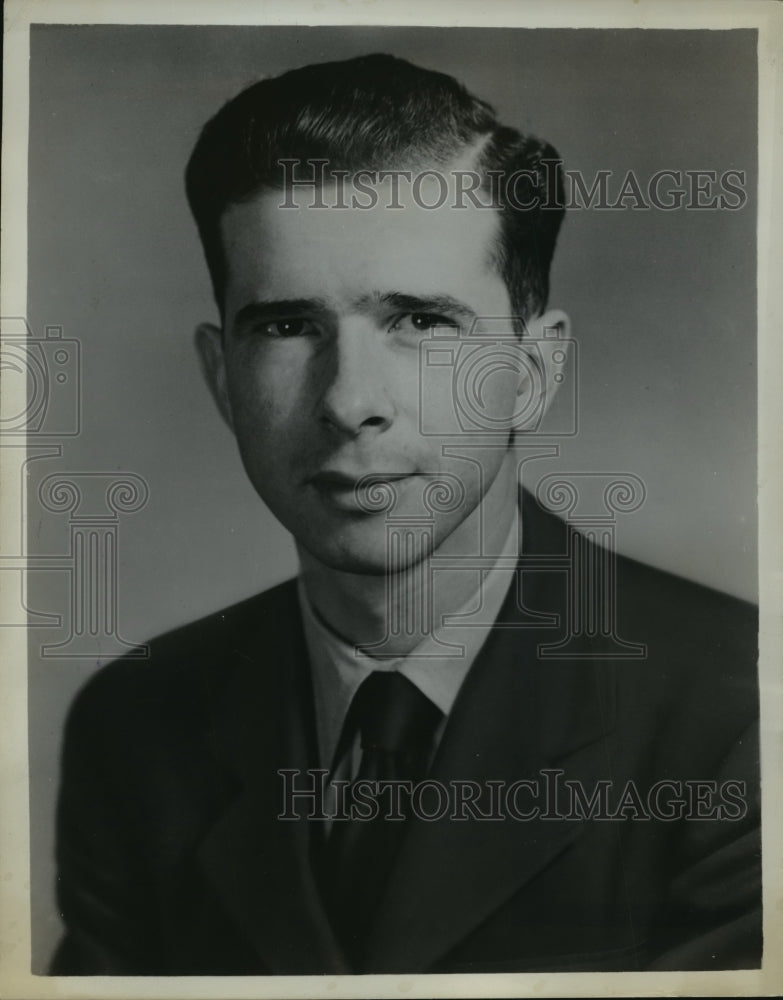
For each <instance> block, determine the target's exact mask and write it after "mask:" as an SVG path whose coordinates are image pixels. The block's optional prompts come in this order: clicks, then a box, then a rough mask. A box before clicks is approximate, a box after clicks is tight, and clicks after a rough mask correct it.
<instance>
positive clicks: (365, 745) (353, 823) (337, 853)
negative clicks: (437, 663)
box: [325, 670, 443, 966]
mask: <svg viewBox="0 0 783 1000" xmlns="http://www.w3.org/2000/svg"><path fill="white" fill-rule="evenodd" d="M442 718H443V713H442V712H441V711H440V709H438V708H437V707H436V706H435V705H434V704H433V703H432V702H431V701H430V700H429V698H427V697H426V696H425V695H424V694H422V693H421V691H419V689H418V688H417V687H416V685H415V684H412V683H411V682H410V681H409V680H408V679H407V678H406V677H403V676H402V674H399V673H397V672H396V671H381V670H377V671H375V672H374V673H372V674H370V676H369V677H368V678H367V679H366V680H365V681H364V682H363V683H362V685H361V687H360V688H359V690H358V691H357V692H356V694H355V696H354V699H353V702H352V704H351V707H350V710H349V712H348V715H347V717H346V720H345V725H344V726H343V733H342V737H341V740H340V748H338V756H337V759H338V760H339V759H340V750H341V749H342V750H343V751H344V750H345V749H347V748H348V747H350V745H351V743H352V741H353V739H354V737H355V735H356V733H357V731H358V733H359V734H360V738H361V747H362V760H361V765H360V768H359V773H358V774H357V776H356V779H355V780H354V782H353V784H352V785H351V787H350V788H349V789H348V791H347V796H346V806H347V810H348V811H350V809H351V805H352V804H354V805H356V806H358V804H359V800H358V799H357V800H354V798H353V793H354V791H355V790H357V783H358V782H373V783H374V782H378V783H379V785H378V786H377V787H378V789H379V794H378V795H377V798H376V796H375V795H372V794H371V795H369V796H368V795H367V792H368V790H369V789H372V788H374V786H372V785H370V786H368V785H364V786H363V792H364V796H365V803H366V801H367V798H372V799H374V800H375V801H376V802H377V805H378V815H377V816H375V817H374V818H372V819H360V818H354V819H335V821H334V822H333V824H332V830H331V833H330V836H329V840H328V844H327V850H326V868H327V870H326V872H325V884H326V894H327V901H328V905H329V909H330V914H331V917H332V921H333V924H334V927H335V930H336V932H337V935H338V938H339V939H340V942H341V944H342V945H343V947H344V949H345V951H346V953H347V954H348V956H349V957H350V958H351V959H352V961H353V962H354V963H355V964H356V965H357V966H360V965H361V961H362V955H363V946H364V938H365V934H366V931H367V930H368V925H369V922H370V920H371V918H372V916H373V913H374V912H375V909H376V907H377V904H378V902H379V900H380V896H381V893H382V892H383V889H384V886H385V884H386V882H387V880H388V876H389V872H390V869H391V866H392V862H393V861H394V856H395V854H396V853H397V849H398V847H399V844H400V841H401V838H402V833H403V830H404V828H405V825H406V824H405V820H406V819H407V818H408V815H409V814H410V796H409V794H406V791H405V786H404V785H403V786H397V788H398V789H399V792H398V793H395V790H394V788H393V787H392V786H391V785H389V784H386V783H389V782H392V783H393V782H411V783H415V782H417V781H419V780H421V779H422V778H423V777H424V775H425V773H426V769H427V764H428V762H429V758H430V755H431V753H432V747H433V738H434V734H435V729H436V728H437V725H438V723H439V722H440V720H441V719H442ZM392 796H393V798H392ZM367 811H368V808H367V807H366V805H365V807H364V810H363V812H365V813H366V812H367ZM390 815H396V816H397V817H398V818H388V817H389V816H390Z"/></svg>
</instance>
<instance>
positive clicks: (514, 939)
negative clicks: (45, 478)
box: [53, 56, 761, 975]
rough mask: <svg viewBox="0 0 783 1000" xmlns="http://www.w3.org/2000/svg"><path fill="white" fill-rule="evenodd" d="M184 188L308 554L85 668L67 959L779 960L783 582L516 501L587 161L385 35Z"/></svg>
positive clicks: (267, 969) (65, 892) (217, 346)
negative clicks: (764, 713) (568, 193)
mask: <svg viewBox="0 0 783 1000" xmlns="http://www.w3.org/2000/svg"><path fill="white" fill-rule="evenodd" d="M187 189H188V197H189V201H190V205H191V208H192V210H193V212H194V216H195V218H196V222H197V224H198V228H199V232H200V235H201V239H202V242H203V245H204V250H205V254H206V258H207V263H208V265H209V269H210V274H211V278H212V282H213V287H214V292H215V297H216V301H217V304H218V308H219V312H220V325H219V326H215V325H212V324H204V325H202V326H201V327H200V328H199V330H198V332H197V339H198V346H199V350H200V354H201V357H202V361H203V365H204V370H205V373H206V376H207V378H208V381H209V384H210V386H211V388H212V390H213V393H214V395H215V398H216V401H217V403H218V406H219V408H220V410H221V412H222V414H223V416H224V417H225V419H226V420H227V421H228V423H229V425H230V427H231V428H232V430H233V432H234V434H235V436H236V439H237V443H238V446H239V450H240V454H241V457H242V461H243V463H244V466H245V469H246V471H247V474H248V476H249V478H250V480H251V482H252V483H253V485H254V487H255V488H256V490H257V492H258V494H259V495H260V497H261V498H262V499H263V500H264V501H265V503H266V504H267V505H268V506H269V507H270V509H271V510H272V511H273V513H274V514H275V515H276V516H277V517H278V518H279V519H280V521H281V522H282V523H283V525H284V526H285V527H286V528H288V529H289V530H290V531H291V533H292V534H293V536H294V539H295V541H296V544H297V550H298V553H299V557H300V561H301V574H300V577H299V580H298V581H291V582H289V583H286V584H283V585H282V586H280V587H276V588H274V589H273V590H271V591H269V592H267V593H265V594H262V595H260V596H258V597H254V598H251V599H249V600H248V601H245V602H243V603H242V604H240V605H237V606H235V607H232V608H229V609H227V610H225V611H222V612H220V613H217V614H215V615H212V616H210V617H209V618H207V619H204V620H202V621H199V622H196V623H194V624H192V625H189V626H187V627H185V628H183V629H179V630H177V631H176V632H173V633H170V634H168V635H166V636H163V637H161V638H159V639H158V640H156V641H155V642H153V644H152V646H151V655H150V659H149V661H148V662H146V663H142V664H139V663H138V662H137V661H134V660H132V659H127V660H121V661H118V662H117V663H115V664H112V665H110V666H109V667H108V668H106V669H104V670H102V671H100V672H99V673H98V674H97V675H96V676H95V677H94V678H93V679H92V680H91V681H90V683H89V684H88V685H87V686H86V688H85V689H84V690H83V691H82V693H81V694H80V696H79V697H78V698H77V701H76V703H75V705H74V707H73V709H72V712H71V715H70V718H69V723H68V728H67V732H66V737H65V749H64V757H63V784H62V791H61V798H60V806H59V818H58V860H59V872H60V877H59V898H60V906H61V910H62V914H63V918H64V921H65V924H66V935H65V938H64V940H63V942H62V944H61V946H60V949H59V950H58V953H57V955H56V957H55V960H54V963H53V972H55V973H59V974H164V975H166V974H168V975H179V974H215V975H220V974H233V975H239V974H246V975H252V974H263V973H271V974H304V973H318V972H331V973H340V972H342V973H352V972H359V973H362V972H404V973H414V972H508V971H541V970H548V971H582V970H623V969H649V968H656V969H702V968H716V969H720V968H739V967H750V966H754V965H758V963H759V961H760V946H761V945H760V916H759V913H760V856H759V837H758V811H757V803H756V796H757V792H758V775H757V738H756V736H755V734H754V720H755V718H756V715H757V693H756V678H755V660H756V632H755V630H756V625H755V621H756V619H755V612H754V609H753V608H752V607H750V606H747V605H745V604H743V603H742V602H739V601H736V600H734V599H731V598H728V597H725V596H723V595H719V594H717V593H714V592H711V591H709V590H707V589H706V588H703V587H700V586H697V585H694V584H690V583H686V582H684V581H682V580H679V579H676V578H674V577H671V576H669V575H667V574H665V573H661V572H659V571H656V570H652V569H650V568H648V567H644V566H642V565H640V564H637V563H633V562H631V561H629V560H623V559H615V558H614V553H613V552H611V550H609V551H607V550H602V549H600V548H599V547H598V546H597V545H596V544H595V542H594V541H593V540H591V539H585V538H582V537H581V536H578V535H576V534H575V533H573V532H569V531H567V530H566V526H565V525H564V524H563V522H561V521H560V520H559V519H557V518H556V517H554V516H553V515H552V514H550V513H547V512H546V511H545V510H544V509H543V508H542V507H541V506H539V505H538V503H536V502H535V501H534V500H533V498H532V497H531V496H530V495H529V494H527V493H526V492H523V499H522V505H521V516H520V510H519V508H518V495H519V489H518V487H519V481H520V474H521V470H522V468H523V466H524V465H525V463H526V462H527V461H528V460H529V459H531V458H534V457H535V455H536V442H537V440H538V438H537V435H536V433H535V432H536V430H537V429H538V427H539V426H540V422H541V419H542V416H543V412H544V410H545V409H546V408H547V407H548V405H549V403H550V401H551V399H552V396H553V394H554V392H555V390H556V389H557V387H558V385H560V384H562V381H563V377H562V371H561V369H562V363H563V357H564V355H565V349H566V346H567V344H568V340H569V337H568V333H569V327H568V318H567V317H566V316H565V314H564V313H562V312H560V311H559V310H556V309H551V308H549V307H548V306H547V296H548V272H549V266H550V262H551V259H552V254H553V252H554V247H555V241H556V238H557V233H558V229H559V226H560V222H561V218H562V214H563V213H562V197H561V194H560V180H559V164H558V157H557V154H556V152H555V151H554V150H553V149H552V148H551V147H549V146H547V145H546V144H543V143H540V142H538V141H537V140H536V139H534V138H532V137H530V136H522V135H520V134H519V133H517V132H516V131H514V130H513V129H509V128H506V127H503V126H501V125H499V124H498V122H497V121H496V120H495V117H494V113H493V112H492V109H491V108H490V107H489V106H488V105H486V104H485V103H483V102H482V101H479V100H477V99H476V98H473V97H472V96H471V95H469V94H468V93H467V92H466V91H465V90H464V89H463V88H461V87H460V86H459V84H457V83H456V81H454V80H453V79H451V78H449V77H446V76H443V75H441V74H437V73H432V72H429V71H426V70H422V69H419V68H417V67H414V66H411V65H410V64H408V63H406V62H404V61H402V60H398V59H393V58H391V57H388V56H368V57H364V58H361V59H354V60H350V61H347V62H343V63H332V64H324V65H318V66H310V67H306V68H304V69H301V70H297V71H293V72H291V73H288V74H285V75H283V76H281V77H279V78H277V79H272V80H265V81H263V82H261V83H259V84H256V85H255V86H253V87H250V88H249V89H248V90H246V91H244V92H243V93H242V94H240V95H239V96H238V97H237V98H235V99H234V100H233V101H231V102H230V103H229V104H228V105H226V107H224V108H223V109H222V110H221V111H220V112H219V113H218V114H217V115H216V116H215V118H213V119H212V120H211V121H210V122H209V123H208V124H207V126H206V127H205V129H204V131H203V133H202V135H201V137H200V139H199V141H198V143H197V146H196V149H195V150H194V153H193V155H192V157H191V160H190V162H189V165H188V170H187ZM444 371H445V377H444ZM460 373H463V374H464V373H468V374H467V375H465V379H464V380H461V379H462V375H461V374H460ZM468 375H470V377H469V378H468ZM561 492H562V490H561ZM556 493H557V490H556V489H555V490H553V491H552V495H553V496H554V495H555V494H556ZM520 538H521V553H520V549H519V542H520ZM615 605H616V606H615ZM580 615H583V616H584V617H583V618H580V617H579V616H580ZM580 623H581V624H580Z"/></svg>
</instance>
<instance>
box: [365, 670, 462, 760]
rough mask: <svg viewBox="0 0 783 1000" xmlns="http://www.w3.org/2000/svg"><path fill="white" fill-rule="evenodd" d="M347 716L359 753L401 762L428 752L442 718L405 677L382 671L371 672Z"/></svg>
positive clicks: (427, 699) (435, 708) (434, 706)
mask: <svg viewBox="0 0 783 1000" xmlns="http://www.w3.org/2000/svg"><path fill="white" fill-rule="evenodd" d="M351 714H352V715H353V724H354V726H355V729H358V731H359V734H360V738H361V745H362V750H380V751H385V752H387V753H391V754H395V755H399V756H400V757H402V758H407V757H410V756H411V755H414V756H418V755H419V754H420V753H421V752H422V751H424V750H426V749H427V748H429V747H430V745H431V743H432V739H433V736H434V733H435V728H436V727H437V724H438V722H439V721H440V720H441V718H442V717H443V713H442V712H441V711H440V709H439V708H437V706H436V705H434V704H433V703H432V702H431V701H430V699H429V698H427V696H426V695H424V694H422V692H421V691H420V690H419V689H418V688H417V687H416V685H415V684H413V683H412V682H411V681H409V680H408V679H407V677H404V676H403V675H402V674H400V673H397V672H396V671H383V670H376V671H374V672H373V673H371V674H370V676H369V677H368V678H367V679H366V680H365V681H364V682H363V683H362V685H361V687H360V688H359V690H358V691H357V692H356V695H355V697H354V701H353V704H352V705H351ZM355 729H354V731H355Z"/></svg>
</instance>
